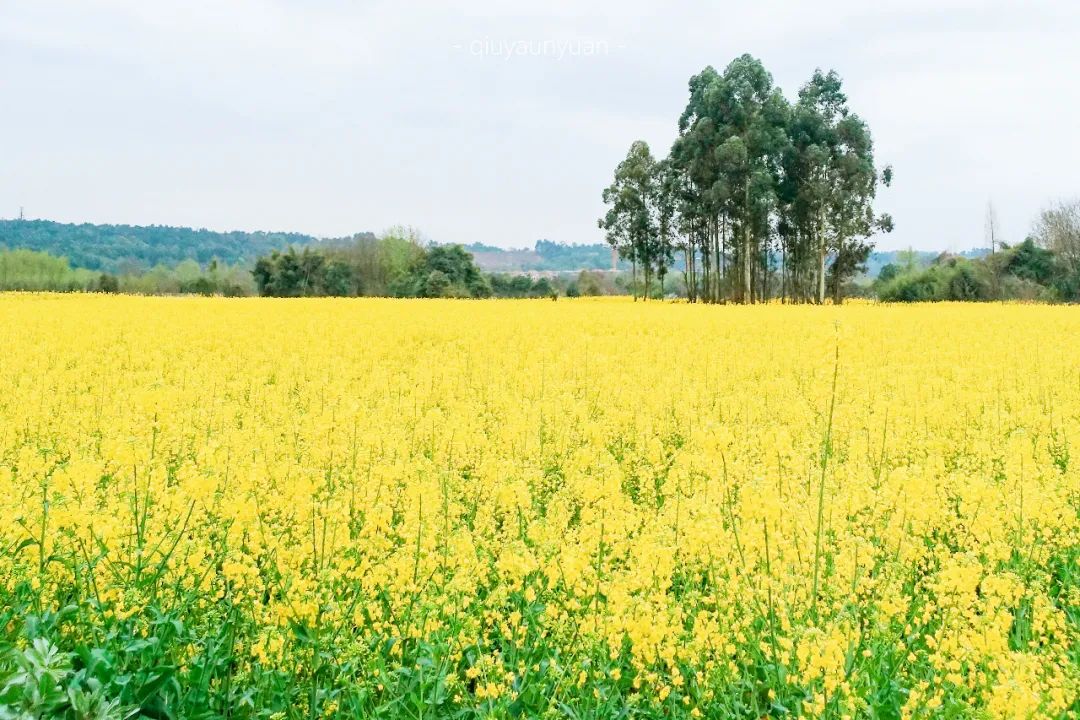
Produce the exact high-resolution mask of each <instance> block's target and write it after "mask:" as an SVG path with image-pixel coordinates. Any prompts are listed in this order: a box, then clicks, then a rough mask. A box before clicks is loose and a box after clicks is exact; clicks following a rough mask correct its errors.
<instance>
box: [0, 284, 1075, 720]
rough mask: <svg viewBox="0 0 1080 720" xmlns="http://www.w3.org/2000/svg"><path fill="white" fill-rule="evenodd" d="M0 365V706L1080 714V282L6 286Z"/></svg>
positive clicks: (100, 712)
mask: <svg viewBox="0 0 1080 720" xmlns="http://www.w3.org/2000/svg"><path fill="white" fill-rule="evenodd" d="M0 353H2V354H0V651H2V653H3V656H2V658H3V659H0V717H4V718H8V717H18V718H23V717H72V718H76V717H77V718H83V717H86V718H91V717H93V718H113V717H115V718H121V717H132V716H135V717H151V718H219V717H229V718H275V719H284V718H316V717H323V718H330V717H335V718H337V717H340V718H352V717H356V718H480V717H494V718H517V717H525V718H532V717H539V718H561V717H567V718H579V719H583V718H698V717H707V718H753V719H758V718H782V717H805V718H837V719H838V720H839V719H844V720H847V719H854V718H905V719H907V718H937V717H946V718H1070V717H1071V718H1075V717H1077V714H1078V713H1080V701H1078V699H1077V698H1078V696H1080V312H1078V311H1077V310H1076V308H1072V307H1050V306H1037V305H1001V304H984V305H963V304H955V305H953V304H941V305H915V306H904V307H897V306H887V305H873V304H850V305H845V306H840V307H831V306H826V307H791V306H778V305H771V306H755V307H716V306H712V307H709V306H692V305H685V304H671V303H659V302H649V303H642V302H639V303H634V302H631V301H629V300H625V299H615V300H587V299H572V300H567V299H562V300H559V301H558V302H550V301H467V300H458V301H455V300H417V301H402V300H376V299H363V300H357V299H299V300H268V299H224V298H206V299H203V298H135V297H124V296H95V295H68V296H59V295H5V296H0ZM20 713H22V714H20ZM35 713H36V714H35Z"/></svg>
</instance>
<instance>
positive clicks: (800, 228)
mask: <svg viewBox="0 0 1080 720" xmlns="http://www.w3.org/2000/svg"><path fill="white" fill-rule="evenodd" d="M689 85H690V88H689V89H690V99H689V102H688V104H687V106H686V109H685V111H684V112H683V114H682V116H681V117H680V118H679V136H678V139H677V140H676V141H675V143H674V145H673V146H672V148H671V153H670V155H669V156H668V157H667V158H665V159H663V160H659V161H658V160H656V159H654V157H653V155H652V153H651V152H650V150H649V146H648V145H647V144H646V143H644V142H643V141H637V142H635V143H633V145H631V147H630V151H629V152H628V153H627V156H626V159H625V160H623V161H622V162H621V163H620V164H619V165H618V167H617V168H616V169H615V178H614V181H613V182H612V184H611V186H610V187H608V188H607V189H605V190H604V193H603V199H604V202H605V203H606V204H607V205H608V206H609V208H608V211H607V213H606V214H605V216H604V217H603V218H601V220H600V227H601V228H603V229H604V230H605V231H606V233H607V238H608V242H609V243H610V244H611V245H612V246H613V247H615V248H617V249H618V251H619V253H620V255H621V256H623V257H624V258H626V259H628V260H629V261H630V262H631V263H632V264H633V269H634V273H635V275H636V274H637V271H638V270H639V269H640V271H641V273H642V275H643V278H644V287H645V294H646V295H648V294H649V288H650V286H651V283H652V279H653V277H654V276H655V277H662V276H663V275H664V273H665V272H667V270H668V268H669V267H670V266H671V264H672V259H673V255H674V254H675V252H676V250H681V251H682V254H683V258H684V263H683V264H684V268H683V273H684V281H685V285H686V288H687V292H688V295H689V298H690V300H691V301H697V300H701V301H705V302H721V301H725V300H735V301H738V302H744V303H749V302H758V301H764V300H768V299H770V298H772V297H780V298H782V299H784V300H789V301H795V302H808V301H815V302H818V303H821V302H824V300H825V297H826V289H827V286H829V287H831V293H830V294H831V296H832V298H833V301H834V302H839V301H840V300H841V298H842V296H843V293H842V289H843V287H844V284H845V283H846V282H847V281H849V280H850V279H851V278H852V277H854V276H855V275H857V274H858V273H859V272H861V271H862V270H863V268H864V266H865V263H866V261H867V259H868V257H869V255H870V252H871V249H872V247H873V246H872V244H871V243H870V242H869V240H868V238H869V237H870V236H872V235H873V234H874V233H875V232H878V231H889V230H891V229H892V219H891V218H890V217H889V216H887V215H882V216H880V217H879V216H876V215H875V214H874V211H873V201H874V197H875V195H876V191H877V187H878V184H879V183H883V184H885V185H888V184H889V183H890V182H891V180H892V169H891V168H888V167H886V168H885V169H884V170H883V171H881V172H880V173H879V172H878V170H877V168H876V166H875V164H874V154H873V143H872V141H871V137H870V130H869V128H868V127H867V125H866V123H865V122H864V121H863V120H862V119H860V118H859V117H858V116H857V115H855V114H854V113H852V112H851V111H850V109H849V108H848V105H847V97H846V96H845V95H844V93H843V92H842V89H841V82H840V78H839V76H838V75H837V74H836V73H835V72H829V73H823V72H821V71H820V70H818V71H815V72H814V74H813V76H812V77H811V79H810V80H809V82H807V83H806V85H804V86H803V87H802V89H800V91H799V95H798V99H797V100H796V102H794V103H790V102H789V101H788V100H787V99H786V98H785V97H784V96H783V94H782V93H781V91H780V89H779V88H777V87H776V86H775V85H774V84H773V79H772V76H771V75H770V74H769V73H768V72H767V71H766V70H765V68H764V66H762V64H761V62H760V61H758V60H757V59H755V58H753V57H751V56H749V55H743V56H741V57H739V58H736V59H735V60H734V61H732V62H731V64H730V65H728V66H727V68H725V70H724V72H723V73H719V72H717V71H716V70H715V69H713V68H712V67H707V68H705V69H704V70H703V71H702V72H701V73H699V74H698V75H695V76H694V77H692V78H691V79H690V83H689Z"/></svg>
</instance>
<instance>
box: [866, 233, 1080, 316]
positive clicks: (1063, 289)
mask: <svg viewBox="0 0 1080 720" xmlns="http://www.w3.org/2000/svg"><path fill="white" fill-rule="evenodd" d="M1078 270H1080V268H1077V267H1074V266H1073V265H1071V264H1070V263H1069V262H1068V260H1067V258H1066V256H1063V255H1061V254H1059V253H1055V252H1054V251H1052V250H1048V249H1046V248H1044V247H1040V245H1039V244H1037V243H1036V242H1035V240H1034V239H1032V238H1028V239H1027V240H1025V241H1024V242H1022V243H1020V244H1019V245H1016V246H1015V247H1009V246H1008V245H1007V244H1004V243H1002V247H1001V250H1000V251H998V252H995V253H991V254H989V255H984V256H982V257H980V258H975V259H968V258H964V257H959V256H955V255H949V254H948V253H943V254H942V255H940V256H939V257H937V258H936V259H935V260H934V261H933V262H932V263H930V264H929V265H928V266H922V265H917V264H915V263H908V264H905V265H896V264H889V265H886V266H884V267H883V268H881V271H880V273H879V274H878V277H877V279H876V280H875V282H874V285H873V291H874V294H875V295H876V296H877V297H878V298H879V299H881V300H884V301H886V302H930V301H942V300H955V301H977V300H1039V301H1043V302H1060V301H1064V302H1077V301H1080V272H1078Z"/></svg>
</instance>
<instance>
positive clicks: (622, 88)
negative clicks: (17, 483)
mask: <svg viewBox="0 0 1080 720" xmlns="http://www.w3.org/2000/svg"><path fill="white" fill-rule="evenodd" d="M743 52H749V53H752V54H754V55H756V56H758V57H760V58H761V59H762V61H763V62H764V63H765V66H766V67H767V68H768V69H769V70H770V71H771V72H772V73H773V75H774V77H775V78H776V81H777V82H778V83H779V84H780V85H781V86H782V87H783V88H784V89H785V91H786V92H787V93H788V95H789V97H791V96H793V95H794V93H795V91H796V90H797V88H798V86H799V85H800V84H801V83H802V82H803V81H804V80H805V79H806V78H808V77H809V76H810V74H811V72H812V71H813V69H814V67H815V66H821V67H823V68H835V69H836V70H837V71H839V72H840V74H841V75H842V76H843V78H844V80H845V85H846V90H847V93H848V96H849V99H850V103H851V106H852V107H853V109H854V110H855V111H856V112H857V113H859V114H860V115H862V116H863V117H864V118H865V119H866V120H867V121H868V122H869V123H870V127H871V129H872V131H873V133H874V138H875V142H876V147H877V156H878V159H879V162H881V163H886V162H888V163H892V164H893V165H894V167H895V169H896V182H895V183H894V186H893V188H891V189H887V190H884V191H883V192H882V193H881V194H880V195H879V202H878V207H879V208H880V209H881V210H884V211H889V212H891V213H892V214H893V216H894V217H895V219H896V223H897V230H896V232H894V233H893V234H892V236H887V237H884V238H879V244H880V246H881V247H885V248H895V247H907V246H908V245H912V246H914V247H916V248H926V249H935V248H945V249H954V250H955V249H963V248H967V247H972V246H976V245H982V244H983V218H984V214H985V210H986V203H987V200H988V199H990V198H992V199H993V201H994V203H995V205H996V207H997V211H998V215H999V216H1000V219H1001V224H1002V226H1003V229H1004V233H1005V236H1006V239H1008V240H1018V239H1022V237H1023V235H1024V233H1025V232H1026V231H1027V229H1028V228H1029V227H1030V224H1031V221H1032V219H1033V218H1034V216H1035V214H1036V213H1037V212H1038V210H1039V208H1040V207H1041V206H1042V205H1043V204H1045V203H1046V202H1047V201H1049V200H1053V199H1057V198H1062V197H1072V196H1076V195H1080V124H1078V117H1080V3H1076V2H1075V0H1059V1H1057V2H1050V1H1044V2H1039V1H1038V0H1036V2H1030V3H1023V4H1021V3H1019V2H1016V3H1004V2H975V1H973V0H972V1H968V0H883V1H880V2H866V1H865V0H861V1H852V2H843V1H840V0H825V1H822V2H740V3H731V4H727V3H716V4H713V5H712V6H711V8H710V9H705V4H704V3H702V2H680V1H678V0H676V1H675V2H646V1H645V0H622V1H612V2H574V1H572V0H554V1H553V0H546V1H544V2H532V1H529V2H496V1H495V0H476V1H473V2H461V3H456V4H453V5H451V4H450V3H447V2H439V1H436V0H430V1H427V0H425V1H420V2H402V1H399V2H363V1H360V0H353V1H348V0H0V96H2V98H3V104H2V109H0V113H2V114H0V154H2V157H3V163H2V165H0V217H11V216H13V215H14V214H15V213H17V212H18V207H19V205H25V206H26V210H27V216H28V217H44V218H49V219H56V220H62V221H72V222H82V221H89V222H127V223H133V224H149V223H157V224H176V225H192V226H196V227H209V228H213V229H265V230H297V231H301V232H309V233H313V234H317V235H324V236H325V235H344V234H349V233H352V232H355V231H358V230H368V229H370V230H376V231H378V230H380V229H382V228H385V227H387V226H389V225H392V224H397V223H403V224H411V225H415V226H418V227H419V228H421V229H422V230H423V231H424V232H425V234H426V235H427V236H429V237H431V238H433V239H436V240H439V241H444V242H471V241H482V242H487V243H491V244H495V245H501V246H505V247H521V246H531V245H532V243H533V242H534V241H535V240H537V239H538V238H548V239H551V240H556V241H562V242H599V241H601V240H602V235H601V233H600V231H599V230H598V229H597V228H596V218H597V217H599V215H600V214H601V213H602V204H601V202H600V192H601V189H602V188H603V187H604V186H605V185H606V184H607V183H608V182H609V181H610V177H611V172H612V170H613V168H614V166H615V164H616V163H617V162H618V161H619V160H620V159H621V158H622V156H623V155H624V154H625V152H626V149H627V148H628V147H629V145H630V143H631V141H633V140H635V139H637V138H642V139H645V140H647V141H648V142H649V143H650V145H652V146H653V150H654V153H656V154H658V155H662V154H664V153H666V152H667V149H668V148H669V146H670V143H671V141H672V140H673V139H674V136H675V132H676V128H675V125H676V121H677V119H678V116H679V113H680V112H681V111H682V109H683V107H684V105H685V102H686V81H687V80H688V78H689V77H690V76H691V75H692V74H694V73H696V72H698V71H700V70H701V68H702V67H704V66H705V65H707V64H712V65H714V66H716V67H717V68H718V69H722V68H723V66H724V65H726V64H727V63H728V62H729V61H730V60H731V59H732V58H734V57H735V56H737V55H739V54H741V53H743ZM537 53H539V54H537Z"/></svg>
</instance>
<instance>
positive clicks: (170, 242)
mask: <svg viewBox="0 0 1080 720" xmlns="http://www.w3.org/2000/svg"><path fill="white" fill-rule="evenodd" d="M315 242H319V241H318V240H317V239H316V238H314V237H312V236H310V235H303V234H301V233H279V232H214V231H212V230H195V229H192V228H185V227H168V226H165V225H150V226H146V227H141V226H137V225H91V224H89V223H83V224H80V225H72V224H68V223H58V222H53V221H51V220H0V248H12V249H14V248H22V249H26V250H37V251H40V252H46V253H49V254H50V255H54V256H56V257H66V258H67V259H68V260H69V261H70V263H71V264H72V265H74V266H75V267H78V268H85V269H87V270H99V271H104V272H108V273H113V274H133V273H135V272H140V271H145V270H148V269H150V268H153V267H157V266H168V267H175V266H177V265H179V264H180V263H182V262H183V261H185V260H193V261H194V262H196V263H198V264H199V265H201V266H207V265H209V264H210V263H211V262H213V261H215V260H216V261H217V262H219V263H226V264H229V265H236V264H244V263H251V262H254V260H255V258H257V257H259V256H260V255H265V254H266V253H268V252H270V251H272V250H275V249H282V248H286V247H289V246H294V247H295V246H303V245H307V244H309V243H315Z"/></svg>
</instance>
